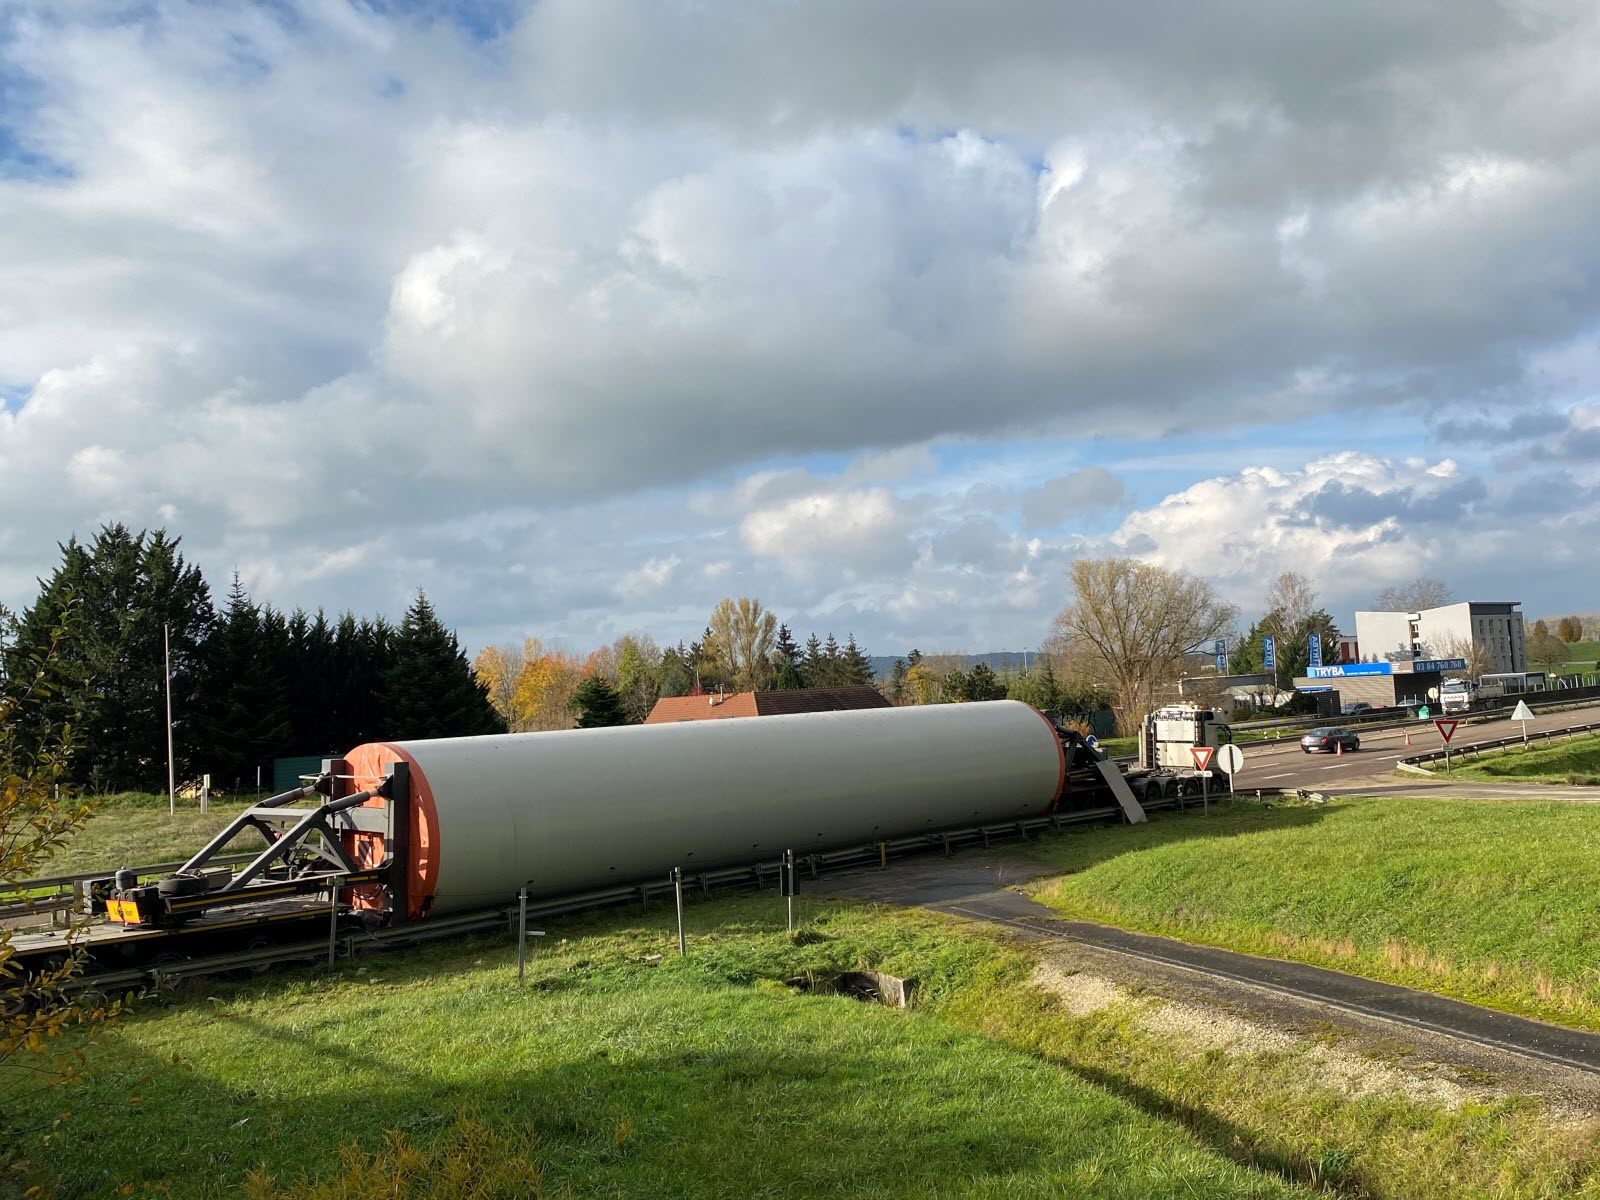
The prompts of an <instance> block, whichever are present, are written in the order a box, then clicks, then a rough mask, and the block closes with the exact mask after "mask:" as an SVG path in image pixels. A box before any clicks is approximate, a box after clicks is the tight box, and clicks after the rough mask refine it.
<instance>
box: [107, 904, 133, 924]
mask: <svg viewBox="0 0 1600 1200" xmlns="http://www.w3.org/2000/svg"><path fill="white" fill-rule="evenodd" d="M106 915H107V916H109V917H110V918H111V919H112V920H113V921H120V922H121V923H122V924H124V925H137V924H138V923H139V906H138V905H137V904H135V903H134V902H133V901H132V900H107V901H106Z"/></svg>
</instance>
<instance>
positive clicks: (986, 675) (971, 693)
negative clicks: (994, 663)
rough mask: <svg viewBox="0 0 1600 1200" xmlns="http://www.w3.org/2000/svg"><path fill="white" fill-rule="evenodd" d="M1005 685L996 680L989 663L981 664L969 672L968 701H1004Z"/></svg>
mask: <svg viewBox="0 0 1600 1200" xmlns="http://www.w3.org/2000/svg"><path fill="white" fill-rule="evenodd" d="M1005 698H1006V688H1005V684H1003V683H1001V682H1000V681H999V680H998V679H996V678H995V674H994V670H993V668H991V667H990V666H989V664H988V663H985V662H980V663H978V664H977V665H976V666H974V667H973V668H972V670H970V671H968V672H967V699H968V700H1004V699H1005Z"/></svg>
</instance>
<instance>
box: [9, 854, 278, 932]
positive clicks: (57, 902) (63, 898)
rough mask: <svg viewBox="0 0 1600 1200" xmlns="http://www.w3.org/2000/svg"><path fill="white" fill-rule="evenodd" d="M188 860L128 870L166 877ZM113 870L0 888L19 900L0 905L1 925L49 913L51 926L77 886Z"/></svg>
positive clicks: (229, 861) (222, 860)
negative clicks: (4, 922)
mask: <svg viewBox="0 0 1600 1200" xmlns="http://www.w3.org/2000/svg"><path fill="white" fill-rule="evenodd" d="M255 857H256V856H255V855H254V854H228V855H221V856H219V857H217V858H214V859H212V860H211V861H212V862H214V863H216V864H217V865H218V866H229V867H233V866H239V865H242V864H244V863H247V862H251V861H253V860H254V859H255ZM187 861H188V859H183V858H180V859H178V860H177V861H176V862H166V863H151V864H149V865H148V866H143V867H131V868H128V869H129V870H132V871H133V873H134V874H135V875H168V874H171V873H172V872H173V871H176V870H177V869H178V868H179V867H181V866H183V864H184V863H186V862H187ZM114 873H115V868H101V869H100V870H98V871H76V872H73V873H72V874H68V875H45V876H42V877H40V878H38V879H19V880H18V881H17V882H16V883H14V884H11V885H10V886H8V887H5V888H0V895H3V896H16V897H19V898H18V899H15V900H5V901H0V921H12V920H16V919H17V918H19V917H28V916H35V915H42V914H46V913H48V914H49V915H50V919H51V922H52V923H54V921H55V915H56V914H57V913H59V912H63V911H65V910H67V909H69V908H71V907H72V906H73V905H74V904H76V903H77V902H78V895H77V890H78V884H80V883H84V882H86V881H88V880H90V879H104V878H105V877H106V876H108V875H111V874H114Z"/></svg>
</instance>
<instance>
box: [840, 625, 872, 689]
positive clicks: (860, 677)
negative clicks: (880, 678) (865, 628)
mask: <svg viewBox="0 0 1600 1200" xmlns="http://www.w3.org/2000/svg"><path fill="white" fill-rule="evenodd" d="M840 676H841V678H840V682H841V683H846V684H857V685H860V684H870V683H871V682H872V660H871V659H870V658H868V657H867V656H866V655H865V654H863V653H862V651H861V647H859V646H857V645H856V635H855V634H853V633H852V634H851V635H850V636H849V637H848V638H847V639H846V640H845V644H844V654H843V656H842V657H841V658H840Z"/></svg>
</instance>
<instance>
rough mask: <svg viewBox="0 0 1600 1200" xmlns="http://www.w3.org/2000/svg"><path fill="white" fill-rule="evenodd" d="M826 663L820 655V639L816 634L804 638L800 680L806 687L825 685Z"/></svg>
mask: <svg viewBox="0 0 1600 1200" xmlns="http://www.w3.org/2000/svg"><path fill="white" fill-rule="evenodd" d="M827 670H828V667H827V663H825V662H824V661H823V657H822V641H821V639H819V638H818V637H817V635H816V634H814V633H813V634H812V635H811V636H810V637H808V638H807V639H806V651H805V657H803V658H802V659H801V660H800V680H801V682H802V683H803V684H804V686H806V687H808V688H817V687H826V686H827V685H826V683H824V682H823V681H824V680H825V679H826V677H827Z"/></svg>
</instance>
